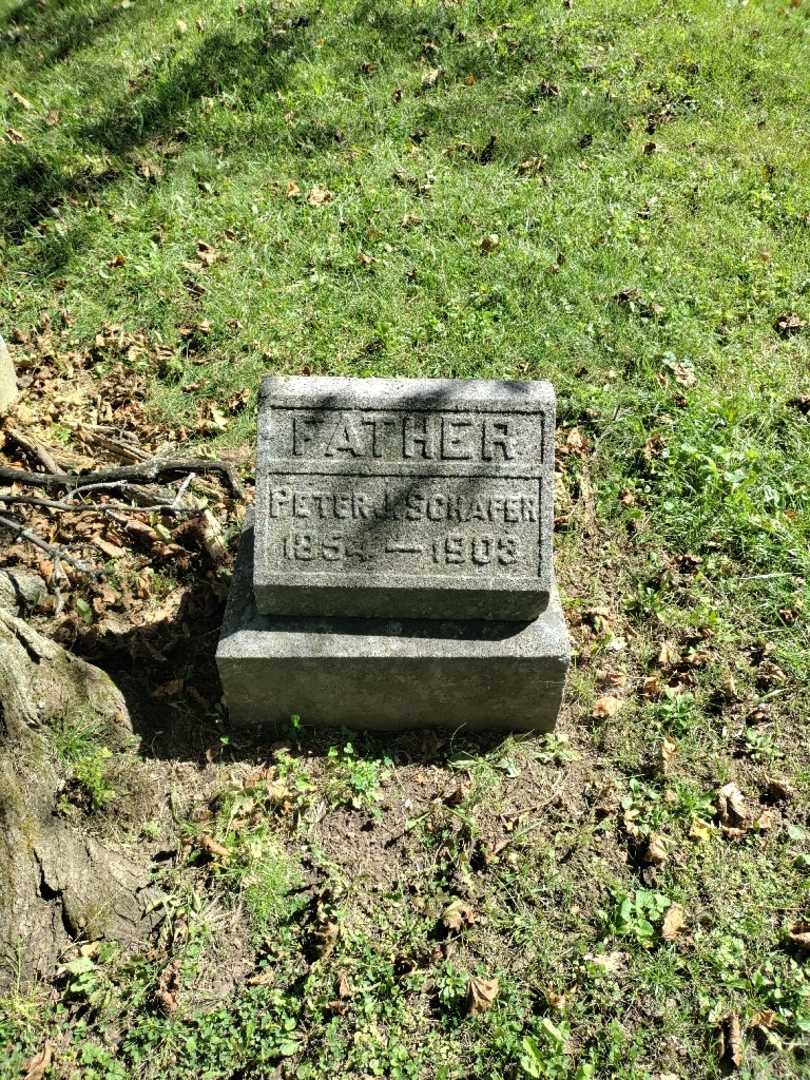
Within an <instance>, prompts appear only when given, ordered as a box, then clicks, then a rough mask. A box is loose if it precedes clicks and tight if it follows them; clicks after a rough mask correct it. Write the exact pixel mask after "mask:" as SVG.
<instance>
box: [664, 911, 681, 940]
mask: <svg viewBox="0 0 810 1080" xmlns="http://www.w3.org/2000/svg"><path fill="white" fill-rule="evenodd" d="M685 927H686V912H685V911H684V909H683V908H682V907H681V905H680V904H671V905H670V906H669V907H668V908H667V910H666V913H665V915H664V921H663V922H662V923H661V937H662V938H663V939H664V941H676V940H677V939H678V937H679V935H680V934H681V933H682V932H683V930H684V928H685Z"/></svg>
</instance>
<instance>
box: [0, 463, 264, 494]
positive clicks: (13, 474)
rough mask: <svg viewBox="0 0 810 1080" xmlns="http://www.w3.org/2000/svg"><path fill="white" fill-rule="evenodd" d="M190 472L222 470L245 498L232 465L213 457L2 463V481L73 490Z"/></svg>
mask: <svg viewBox="0 0 810 1080" xmlns="http://www.w3.org/2000/svg"><path fill="white" fill-rule="evenodd" d="M190 472H198V473H212V472H214V473H219V474H220V475H221V476H223V477H224V478H225V480H227V482H228V485H229V487H230V489H231V491H232V492H233V494H234V495H235V496H236V498H237V499H240V500H244V498H245V489H244V488H243V487H242V484H241V482H240V480H239V478H238V476H237V475H236V472H235V470H234V468H233V466H232V465H229V464H228V463H227V462H225V461H217V460H214V459H211V458H152V459H151V460H150V461H143V462H140V463H138V464H134V465H121V466H118V467H117V468H114V469H97V470H95V471H93V472H81V473H32V472H25V471H24V470H23V469H13V468H8V467H7V466H0V483H4V484H23V485H27V486H29V487H41V488H54V487H62V488H67V489H68V490H72V489H73V488H77V487H80V486H82V485H85V484H93V485H94V486H99V485H107V484H109V485H115V484H117V483H119V482H120V481H122V480H123V481H128V480H134V481H136V482H137V481H140V482H142V483H143V482H147V483H153V482H154V481H156V480H158V479H159V478H160V477H164V476H177V475H178V474H183V475H185V474H186V473H190Z"/></svg>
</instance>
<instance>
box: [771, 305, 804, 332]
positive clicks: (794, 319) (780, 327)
mask: <svg viewBox="0 0 810 1080" xmlns="http://www.w3.org/2000/svg"><path fill="white" fill-rule="evenodd" d="M805 326H807V322H806V321H805V320H804V319H802V318H800V316H798V315H797V314H796V313H795V312H792V311H791V312H788V313H787V314H785V315H780V316H779V318H778V319H777V320H776V322H775V323H774V324H773V328H774V330H775V331H776V332H777V334H779V336H780V337H783V338H787V337H792V336H793V335H794V334H798V333H799V331H801V330H803V329H804V328H805Z"/></svg>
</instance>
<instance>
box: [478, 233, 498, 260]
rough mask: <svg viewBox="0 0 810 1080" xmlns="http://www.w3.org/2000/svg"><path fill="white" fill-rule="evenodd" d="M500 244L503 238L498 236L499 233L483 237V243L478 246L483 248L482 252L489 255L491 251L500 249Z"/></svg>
mask: <svg viewBox="0 0 810 1080" xmlns="http://www.w3.org/2000/svg"><path fill="white" fill-rule="evenodd" d="M500 242H501V238H500V237H499V236H498V234H497V233H494V232H493V233H487V235H486V236H483V237H482V238H481V242H480V243H479V245H478V246H479V247H480V248H481V250H482V251H483V252H484V254H485V255H486V254H489V252H490V251H494V250H495V248H496V247H498V245H499V244H500Z"/></svg>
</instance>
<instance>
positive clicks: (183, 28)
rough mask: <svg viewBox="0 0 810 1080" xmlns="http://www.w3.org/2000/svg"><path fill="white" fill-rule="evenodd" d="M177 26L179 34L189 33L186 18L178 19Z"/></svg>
mask: <svg viewBox="0 0 810 1080" xmlns="http://www.w3.org/2000/svg"><path fill="white" fill-rule="evenodd" d="M175 26H176V27H177V33H178V34H187V33H188V23H187V22H186V21H185V20H184V19H178V20H177V22H176V23H175Z"/></svg>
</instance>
